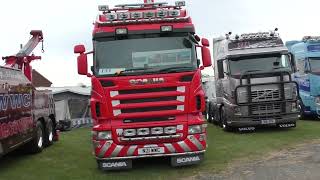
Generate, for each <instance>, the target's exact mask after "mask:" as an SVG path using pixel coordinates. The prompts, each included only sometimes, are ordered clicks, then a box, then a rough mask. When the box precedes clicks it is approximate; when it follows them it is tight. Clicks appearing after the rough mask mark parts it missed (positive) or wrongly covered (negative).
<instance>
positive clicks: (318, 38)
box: [302, 36, 320, 41]
mask: <svg viewBox="0 0 320 180" xmlns="http://www.w3.org/2000/svg"><path fill="white" fill-rule="evenodd" d="M302 41H320V36H304V37H303V38H302Z"/></svg>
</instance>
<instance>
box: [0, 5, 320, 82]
mask: <svg viewBox="0 0 320 180" xmlns="http://www.w3.org/2000/svg"><path fill="white" fill-rule="evenodd" d="M142 1H143V0H105V1H102V0H96V1H93V0H54V1H53V0H27V1H24V0H10V1H1V2H0V23H1V31H0V32H1V33H0V56H8V55H13V54H15V53H17V51H18V50H19V44H21V43H23V44H24V43H26V42H27V40H28V38H29V37H30V36H29V32H30V30H32V29H41V30H43V32H44V40H45V51H46V52H45V53H44V54H41V51H40V48H39V47H40V46H39V47H38V48H37V49H36V50H35V51H34V52H35V54H36V55H41V56H42V58H43V59H42V60H41V62H35V63H33V66H34V68H35V69H37V70H38V71H39V72H40V73H42V74H43V75H45V76H46V77H47V78H48V79H49V80H51V81H52V82H53V85H54V86H70V85H77V84H78V83H85V84H90V81H89V79H88V78H86V77H83V76H82V77H81V76H79V75H78V74H77V70H76V55H74V54H73V46H74V45H76V44H79V43H82V44H85V45H86V47H87V50H91V49H92V45H91V32H92V28H93V26H92V23H93V22H94V20H95V18H96V16H97V13H98V11H97V6H98V4H108V5H110V6H113V5H115V4H122V3H139V2H142ZM159 1H165V0H159ZM156 2H157V0H156ZM168 2H170V3H174V1H172V0H169V1H168ZM319 8H320V1H319V0H303V1H302V0H224V1H222V0H189V1H187V9H188V10H189V13H190V15H191V16H192V18H193V21H194V24H195V26H196V31H197V34H198V35H200V36H201V37H207V38H210V39H212V38H213V37H216V36H220V35H223V34H225V33H227V32H229V31H232V32H233V33H234V34H240V33H247V32H257V31H268V30H272V29H273V28H275V27H278V28H279V32H280V35H281V37H282V38H283V39H284V40H285V41H286V40H293V39H301V38H302V36H304V35H320V32H319V30H320V23H319V20H318V18H319ZM90 61H92V59H90ZM1 64H3V63H1ZM206 71H207V72H208V70H206Z"/></svg>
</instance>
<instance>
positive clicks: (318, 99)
mask: <svg viewBox="0 0 320 180" xmlns="http://www.w3.org/2000/svg"><path fill="white" fill-rule="evenodd" d="M314 103H316V104H320V97H319V96H318V97H316V98H315V99H314Z"/></svg>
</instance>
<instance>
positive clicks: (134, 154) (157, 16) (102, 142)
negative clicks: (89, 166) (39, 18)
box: [74, 1, 211, 170]
mask: <svg viewBox="0 0 320 180" xmlns="http://www.w3.org/2000/svg"><path fill="white" fill-rule="evenodd" d="M183 6H185V2H184V1H179V2H176V3H175V5H168V4H167V3H155V2H154V1H145V2H144V3H142V4H122V5H117V6H116V7H115V8H113V9H109V7H108V6H106V5H103V6H99V10H100V11H102V13H101V14H100V15H99V16H98V18H97V21H96V22H95V23H94V30H93V46H94V50H93V51H91V52H87V53H86V50H85V47H84V46H83V45H77V46H75V48H74V52H75V53H77V54H80V55H79V56H78V73H79V74H80V75H86V76H88V77H90V78H91V81H92V95H91V111H92V118H93V122H94V126H93V129H92V134H93V137H92V141H93V147H94V154H95V156H96V159H97V163H98V167H99V168H100V169H101V170H118V169H128V168H131V167H132V159H137V158H148V157H170V158H171V165H172V166H183V165H191V164H197V163H199V162H200V161H202V160H203V158H204V152H205V150H206V147H207V144H206V127H207V124H206V123H205V121H204V119H203V116H202V112H203V111H204V108H205V95H204V91H203V89H202V86H201V70H203V68H204V67H209V66H211V56H210V51H209V49H208V47H209V41H208V40H207V39H202V40H201V39H200V38H199V36H197V35H195V27H194V24H193V23H192V20H191V18H190V17H189V16H188V14H187V11H186V10H185V9H183ZM200 41H201V44H200ZM197 49H199V50H201V52H202V53H201V54H202V65H201V62H200V60H199V59H198V58H197ZM87 54H93V59H94V60H93V66H92V68H91V71H92V73H93V74H90V73H88V70H87V68H88V67H87Z"/></svg>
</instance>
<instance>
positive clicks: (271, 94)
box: [251, 89, 281, 102]
mask: <svg viewBox="0 0 320 180" xmlns="http://www.w3.org/2000/svg"><path fill="white" fill-rule="evenodd" d="M251 98H252V102H261V101H275V100H280V98H281V96H280V90H279V89H275V90H272V89H269V90H257V91H251Z"/></svg>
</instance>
